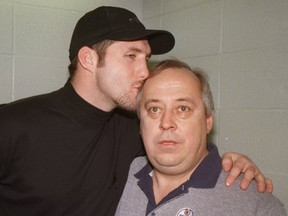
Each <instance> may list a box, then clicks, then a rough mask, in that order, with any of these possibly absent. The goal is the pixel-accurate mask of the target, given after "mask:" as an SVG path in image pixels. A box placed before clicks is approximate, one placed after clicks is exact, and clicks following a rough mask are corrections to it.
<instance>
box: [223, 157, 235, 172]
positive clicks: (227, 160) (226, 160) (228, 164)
mask: <svg viewBox="0 0 288 216" xmlns="http://www.w3.org/2000/svg"><path fill="white" fill-rule="evenodd" d="M229 155H230V153H225V154H223V159H222V167H223V170H224V171H225V172H229V171H230V170H231V168H232V167H233V160H232V156H229Z"/></svg>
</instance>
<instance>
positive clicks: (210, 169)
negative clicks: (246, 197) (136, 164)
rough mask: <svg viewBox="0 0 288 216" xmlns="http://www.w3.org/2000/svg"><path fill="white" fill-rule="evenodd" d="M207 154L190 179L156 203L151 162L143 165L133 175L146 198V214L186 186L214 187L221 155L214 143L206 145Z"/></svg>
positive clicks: (220, 165) (185, 191)
mask: <svg viewBox="0 0 288 216" xmlns="http://www.w3.org/2000/svg"><path fill="white" fill-rule="evenodd" d="M207 149H208V152H209V153H208V155H207V156H206V157H205V158H204V159H203V161H202V162H201V163H200V164H199V165H198V167H197V168H196V170H195V171H194V172H193V174H192V175H191V177H190V179H189V180H187V181H186V182H184V183H183V184H182V185H180V186H179V187H178V188H176V189H175V190H173V191H171V192H170V193H169V194H168V195H167V196H166V197H164V198H163V199H162V200H161V201H160V202H159V203H158V204H156V203H155V198H154V192H153V183H152V178H151V176H150V173H151V172H152V170H153V168H152V166H151V164H149V163H148V164H147V165H146V166H144V167H143V168H142V169H141V170H140V171H139V172H138V173H136V174H135V177H136V178H137V179H139V181H138V186H139V187H140V188H141V190H142V191H143V192H144V194H145V195H146V196H147V198H148V200H149V201H148V204H147V210H146V214H149V213H150V212H151V211H153V210H154V209H155V208H156V207H157V206H159V205H161V204H162V203H165V202H167V201H168V200H171V199H173V198H175V197H177V196H179V195H180V194H183V193H188V188H190V187H193V188H214V187H215V185H216V182H217V180H218V177H219V175H220V173H221V170H222V164H221V157H220V155H219V153H218V149H217V147H216V145H214V144H209V145H208V146H207Z"/></svg>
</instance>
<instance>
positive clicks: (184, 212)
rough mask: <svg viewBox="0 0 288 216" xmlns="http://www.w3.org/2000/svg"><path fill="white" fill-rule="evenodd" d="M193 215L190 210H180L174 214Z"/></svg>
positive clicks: (177, 215) (178, 215)
mask: <svg viewBox="0 0 288 216" xmlns="http://www.w3.org/2000/svg"><path fill="white" fill-rule="evenodd" d="M193 215H194V213H193V211H192V209H191V208H182V209H180V210H179V211H178V212H177V214H176V216H193Z"/></svg>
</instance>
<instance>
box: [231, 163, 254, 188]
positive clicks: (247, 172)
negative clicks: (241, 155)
mask: <svg viewBox="0 0 288 216" xmlns="http://www.w3.org/2000/svg"><path fill="white" fill-rule="evenodd" d="M254 171H255V170H254V168H253V167H249V168H248V169H246V163H245V161H241V160H237V161H236V162H235V164H234V165H233V167H232V168H231V170H230V173H229V175H228V177H227V179H226V185H227V186H231V185H232V184H233V183H234V182H235V180H236V179H237V177H238V176H239V175H240V174H241V173H244V176H243V178H242V180H241V183H240V187H241V188H242V189H247V187H248V186H249V183H250V181H251V180H252V179H253V178H254Z"/></svg>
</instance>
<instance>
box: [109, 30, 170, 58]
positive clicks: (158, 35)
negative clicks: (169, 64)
mask: <svg viewBox="0 0 288 216" xmlns="http://www.w3.org/2000/svg"><path fill="white" fill-rule="evenodd" d="M141 38H147V40H148V42H149V45H150V47H151V54H152V55H159V54H164V53H167V52H169V51H170V50H172V49H173V47H174V45H175V38H174V36H173V35H172V34H171V33H170V32H168V31H165V30H144V29H143V30H137V31H135V30H134V31H122V32H117V33H114V34H112V35H110V36H109V37H107V39H111V40H122V41H131V40H138V39H141Z"/></svg>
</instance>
